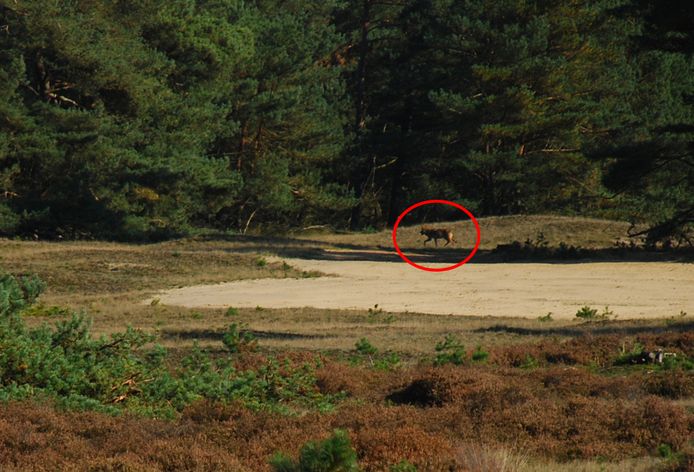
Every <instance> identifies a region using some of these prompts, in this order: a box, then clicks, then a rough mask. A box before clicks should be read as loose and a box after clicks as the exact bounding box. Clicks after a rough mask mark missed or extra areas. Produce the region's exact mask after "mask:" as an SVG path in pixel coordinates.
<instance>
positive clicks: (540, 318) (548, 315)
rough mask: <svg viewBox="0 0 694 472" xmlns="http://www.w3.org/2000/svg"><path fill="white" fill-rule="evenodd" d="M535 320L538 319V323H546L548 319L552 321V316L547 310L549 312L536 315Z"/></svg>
mask: <svg viewBox="0 0 694 472" xmlns="http://www.w3.org/2000/svg"><path fill="white" fill-rule="evenodd" d="M537 321H539V322H540V323H546V322H548V321H554V318H552V312H551V311H549V312H547V314H546V315H543V316H538V317H537Z"/></svg>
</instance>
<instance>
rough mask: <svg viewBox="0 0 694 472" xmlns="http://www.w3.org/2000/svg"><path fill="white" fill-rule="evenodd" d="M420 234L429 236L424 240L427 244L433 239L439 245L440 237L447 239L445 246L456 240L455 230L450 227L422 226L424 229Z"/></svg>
mask: <svg viewBox="0 0 694 472" xmlns="http://www.w3.org/2000/svg"><path fill="white" fill-rule="evenodd" d="M419 234H422V235H424V236H426V237H427V240H426V241H424V245H425V246H426V244H427V243H428V242H429V241H431V240H432V239H433V240H434V244H435V245H436V246H437V247H438V245H439V239H445V240H446V244H444V246H448V244H450V243H452V242H455V241H453V231H451V230H450V229H448V228H427V227H424V226H422V230H421V231H420V232H419Z"/></svg>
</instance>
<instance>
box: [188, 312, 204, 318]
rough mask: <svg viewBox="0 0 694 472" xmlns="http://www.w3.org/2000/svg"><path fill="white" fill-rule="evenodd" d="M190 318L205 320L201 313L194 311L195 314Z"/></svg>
mask: <svg viewBox="0 0 694 472" xmlns="http://www.w3.org/2000/svg"><path fill="white" fill-rule="evenodd" d="M190 317H191V318H193V319H194V320H201V319H203V314H202V313H200V312H199V311H194V312H193V313H191V314H190Z"/></svg>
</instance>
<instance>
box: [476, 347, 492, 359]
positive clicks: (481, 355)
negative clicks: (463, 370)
mask: <svg viewBox="0 0 694 472" xmlns="http://www.w3.org/2000/svg"><path fill="white" fill-rule="evenodd" d="M488 357H489V353H488V352H487V351H485V350H483V349H482V346H477V349H475V352H473V353H472V360H473V361H475V362H486V361H487V358H488Z"/></svg>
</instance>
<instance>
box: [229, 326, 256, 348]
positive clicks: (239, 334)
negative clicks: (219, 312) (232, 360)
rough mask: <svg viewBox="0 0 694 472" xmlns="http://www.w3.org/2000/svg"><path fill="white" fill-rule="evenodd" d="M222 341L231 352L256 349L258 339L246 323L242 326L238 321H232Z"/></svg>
mask: <svg viewBox="0 0 694 472" xmlns="http://www.w3.org/2000/svg"><path fill="white" fill-rule="evenodd" d="M222 343H223V344H224V347H226V348H227V350H228V351H229V352H232V353H235V352H241V351H253V350H255V348H256V347H257V344H258V341H257V340H256V338H255V336H254V335H253V333H251V332H250V331H248V329H247V327H246V326H245V325H243V326H240V325H239V324H237V323H232V324H230V325H229V328H227V331H226V332H225V333H224V336H222Z"/></svg>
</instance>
